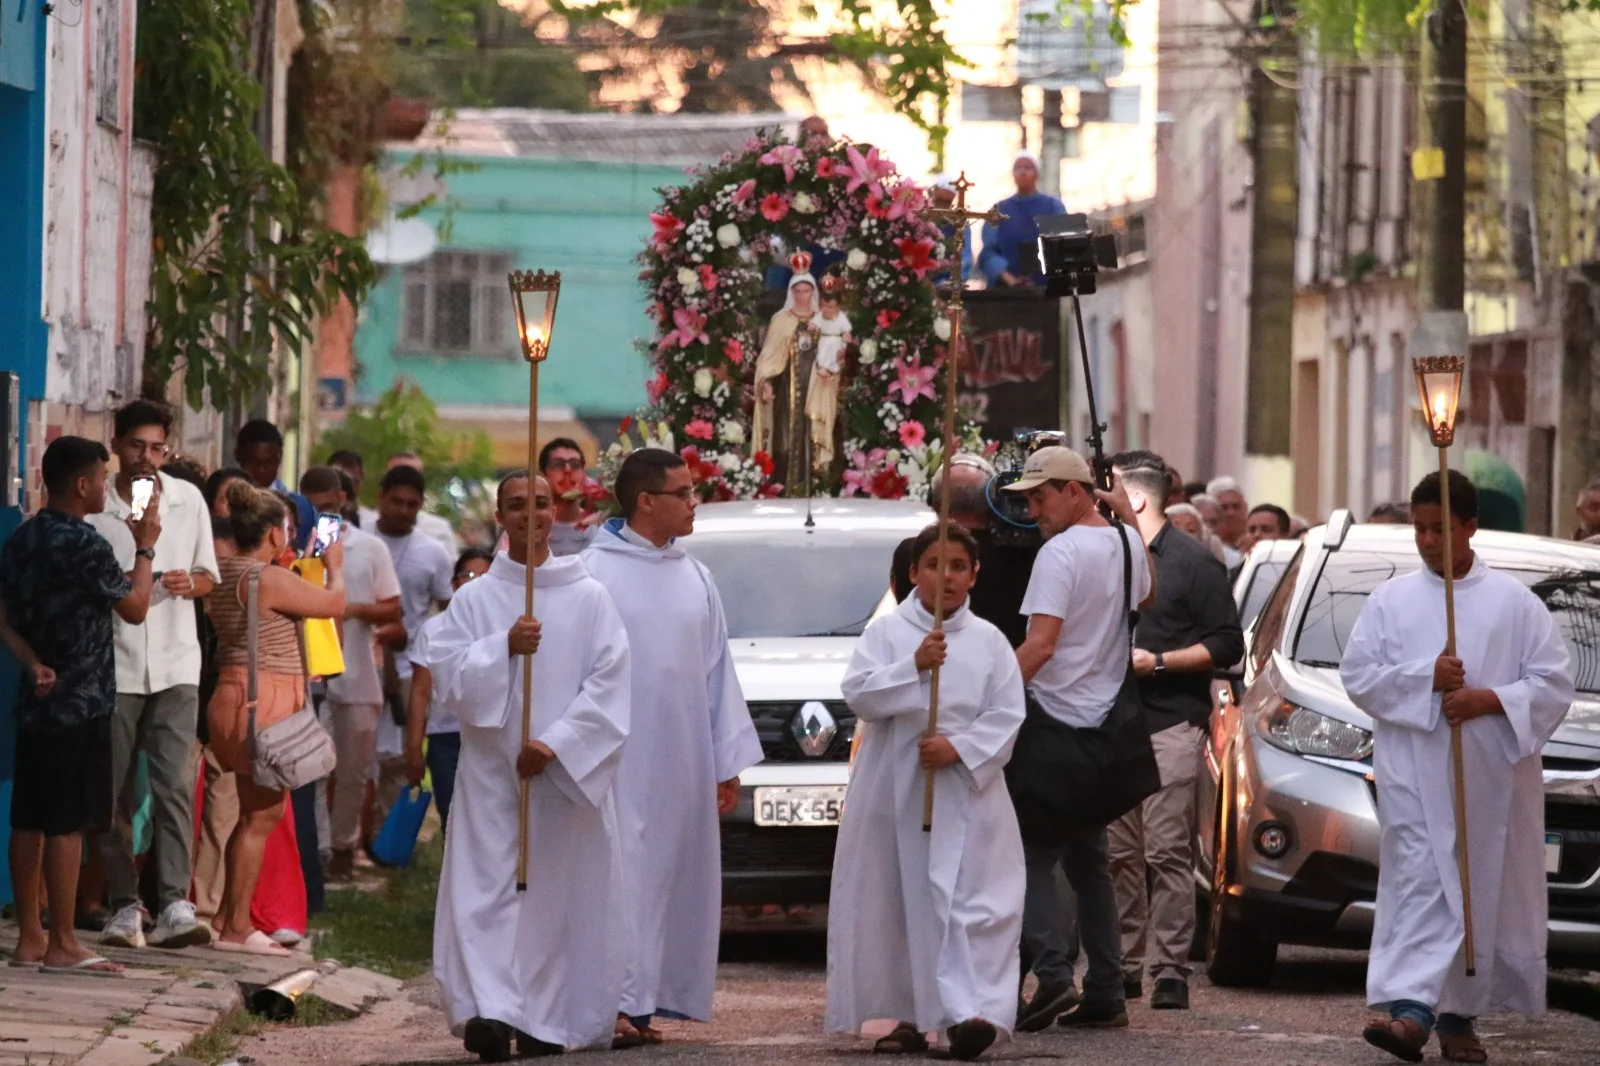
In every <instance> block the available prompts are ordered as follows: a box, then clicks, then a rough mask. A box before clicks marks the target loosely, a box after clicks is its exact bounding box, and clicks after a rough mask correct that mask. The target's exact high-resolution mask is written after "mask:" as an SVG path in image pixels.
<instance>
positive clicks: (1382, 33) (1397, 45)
mask: <svg viewBox="0 0 1600 1066" xmlns="http://www.w3.org/2000/svg"><path fill="white" fill-rule="evenodd" d="M1432 7H1433V3H1432V0H1298V2H1297V3H1295V4H1294V6H1293V8H1292V14H1288V13H1285V14H1280V15H1279V16H1277V18H1276V19H1274V20H1273V21H1272V22H1271V23H1268V22H1266V21H1265V19H1266V18H1271V17H1272V16H1271V15H1270V14H1269V15H1267V16H1265V17H1264V18H1263V20H1262V22H1261V26H1262V28H1263V29H1275V28H1277V27H1278V26H1287V27H1290V28H1292V29H1293V30H1294V31H1295V32H1297V33H1299V34H1302V35H1305V36H1308V37H1310V38H1311V40H1313V41H1314V42H1315V43H1316V46H1317V50H1318V51H1320V52H1322V53H1323V54H1325V55H1373V54H1379V53H1393V52H1400V51H1404V50H1405V49H1406V48H1407V47H1408V46H1409V45H1411V44H1413V43H1414V42H1415V41H1416V39H1417V27H1418V26H1420V25H1421V24H1422V19H1423V18H1424V17H1425V16H1426V15H1427V13H1428V11H1429V10H1430V9H1431V8H1432Z"/></svg>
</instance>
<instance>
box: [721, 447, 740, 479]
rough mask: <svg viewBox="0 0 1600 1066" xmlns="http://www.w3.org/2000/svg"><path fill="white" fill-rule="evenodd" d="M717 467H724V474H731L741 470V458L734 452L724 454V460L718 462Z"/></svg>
mask: <svg viewBox="0 0 1600 1066" xmlns="http://www.w3.org/2000/svg"><path fill="white" fill-rule="evenodd" d="M717 465H718V466H720V467H722V470H723V472H724V473H728V474H731V473H733V472H734V471H735V470H737V469H739V457H738V456H737V455H735V454H733V453H732V452H723V453H722V458H720V459H718V460H717Z"/></svg>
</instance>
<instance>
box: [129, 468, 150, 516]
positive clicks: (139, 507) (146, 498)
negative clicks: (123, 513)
mask: <svg viewBox="0 0 1600 1066" xmlns="http://www.w3.org/2000/svg"><path fill="white" fill-rule="evenodd" d="M155 491H156V479H155V478H153V477H151V476H149V475H148V474H145V475H141V476H140V477H136V478H134V479H133V520H134V521H135V522H137V521H139V519H141V518H143V517H144V512H145V510H146V509H147V508H148V507H149V506H150V498H151V497H152V496H154V495H155Z"/></svg>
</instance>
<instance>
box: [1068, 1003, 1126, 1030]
mask: <svg viewBox="0 0 1600 1066" xmlns="http://www.w3.org/2000/svg"><path fill="white" fill-rule="evenodd" d="M1056 1025H1058V1026H1060V1027H1061V1028H1062V1029H1126V1028H1127V1027H1128V1012H1127V1011H1126V1010H1125V1009H1123V1008H1122V1007H1097V1006H1090V1005H1089V1004H1087V1003H1083V1004H1080V1005H1079V1006H1078V1009H1077V1010H1075V1011H1072V1012H1071V1013H1070V1014H1063V1015H1062V1016H1061V1018H1060V1020H1058V1021H1057V1022H1056Z"/></svg>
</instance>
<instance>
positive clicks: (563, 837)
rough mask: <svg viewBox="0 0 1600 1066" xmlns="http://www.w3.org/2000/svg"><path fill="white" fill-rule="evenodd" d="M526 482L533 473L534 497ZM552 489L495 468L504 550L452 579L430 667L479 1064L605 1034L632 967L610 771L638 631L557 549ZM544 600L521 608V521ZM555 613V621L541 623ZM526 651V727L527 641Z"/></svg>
mask: <svg viewBox="0 0 1600 1066" xmlns="http://www.w3.org/2000/svg"><path fill="white" fill-rule="evenodd" d="M530 488H531V489H532V493H531V499H530V491H529V490H530ZM552 513H553V512H552V500H551V494H550V487H549V485H548V484H546V482H545V480H544V478H542V477H541V478H536V479H534V481H533V482H532V483H531V485H530V482H529V480H528V476H527V474H526V473H523V472H519V473H516V474H512V475H510V476H508V477H507V478H506V479H505V480H504V481H502V482H501V483H500V489H499V493H498V496H497V514H496V517H497V518H498V520H499V521H500V523H501V524H502V525H503V526H504V527H505V528H506V531H507V533H508V534H509V536H510V550H509V552H502V553H501V554H499V555H496V556H495V559H494V562H493V564H492V565H491V566H490V568H489V573H488V574H487V575H485V576H484V577H483V578H481V579H479V580H477V581H473V582H469V583H468V584H467V585H465V586H463V587H462V589H461V590H460V591H459V592H457V593H456V597H455V599H454V600H452V601H451V604H450V609H449V611H448V612H447V615H446V622H445V624H444V625H443V627H442V628H441V629H440V631H439V632H438V633H437V634H435V636H434V639H433V642H432V644H431V646H430V650H429V662H428V667H429V669H430V670H431V671H432V673H433V678H434V685H435V691H436V692H437V694H438V699H439V701H440V703H441V704H442V705H443V707H444V708H445V709H447V710H449V711H451V712H453V713H454V714H455V715H456V717H457V718H459V719H460V721H461V762H460V765H459V768H458V771H457V776H456V794H455V801H454V810H453V811H452V817H451V819H450V824H451V825H452V826H453V827H454V828H452V829H451V830H450V832H449V833H448V834H447V835H446V837H445V856H444V869H443V871H442V873H441V875H440V879H439V901H438V914H437V916H436V918H435V922H434V937H433V957H434V964H433V972H434V976H435V977H436V978H437V979H438V982H439V987H440V991H441V996H442V999H443V1005H444V1011H445V1015H446V1017H447V1018H448V1019H449V1022H450V1028H451V1031H452V1032H453V1033H455V1034H456V1035H458V1036H462V1037H463V1038H464V1041H465V1044H466V1047H467V1050H468V1051H470V1052H473V1053H474V1054H477V1055H478V1056H479V1057H480V1058H481V1059H482V1060H483V1061H485V1062H504V1061H506V1060H507V1059H508V1058H509V1057H510V1053H511V1044H512V1041H513V1040H514V1041H515V1043H516V1045H517V1047H518V1049H519V1050H520V1051H521V1052H523V1053H531V1054H557V1053H559V1052H560V1051H562V1050H563V1049H576V1048H587V1047H602V1048H603V1047H607V1046H609V1045H610V1044H611V1041H612V1035H613V1029H614V1025H615V1019H616V1009H617V1001H618V999H619V998H620V996H621V995H622V981H623V975H624V972H625V967H626V957H625V955H624V950H625V930H624V929H623V928H622V926H621V925H620V923H619V922H618V921H617V912H618V910H619V909H620V908H621V898H622V854H621V841H620V838H619V835H618V831H617V815H616V806H615V793H614V789H613V783H614V782H615V780H616V776H617V771H618V769H619V767H620V765H621V761H622V744H623V740H624V739H625V738H626V737H627V735H628V717H629V672H628V643H627V635H626V633H625V632H624V630H623V626H622V621H621V619H620V618H619V617H618V616H617V611H616V608H615V607H614V606H613V605H612V603H611V597H610V595H609V594H608V593H607V592H606V590H605V589H604V588H603V587H602V586H601V585H600V583H599V582H598V581H596V580H594V578H592V577H590V576H589V572H588V570H587V569H586V568H585V567H584V565H583V562H582V561H581V560H580V559H579V558H578V557H576V556H573V557H567V558H559V559H558V558H555V557H552V556H551V555H550V549H549V533H550V526H551V516H552ZM530 520H531V521H533V522H534V523H535V530H536V532H535V542H534V565H535V567H536V569H535V570H534V587H535V596H536V599H535V602H534V609H535V611H536V612H537V615H538V618H539V619H542V620H543V621H542V622H540V621H536V620H534V619H531V618H527V617H524V616H523V613H522V612H523V605H524V600H523V595H524V584H523V582H524V580H525V575H526V570H525V568H524V567H525V562H526V559H527V528H528V522H529V521H530ZM546 626H548V628H549V632H545V627H546ZM535 650H536V651H537V654H534V657H533V711H532V728H531V730H530V732H529V735H530V737H531V738H532V739H531V741H530V742H529V744H528V745H527V746H524V745H523V743H522V668H523V656H524V655H527V654H531V653H533V652H535ZM521 779H527V780H528V781H529V789H528V792H529V795H528V856H529V861H528V885H527V890H526V891H525V892H518V891H516V860H517V805H518V802H519V795H518V793H519V782H520V780H521Z"/></svg>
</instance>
